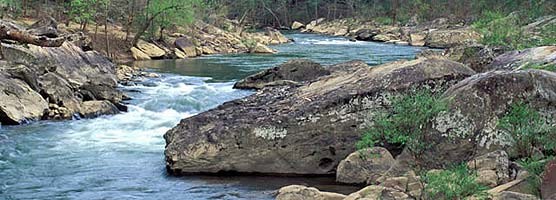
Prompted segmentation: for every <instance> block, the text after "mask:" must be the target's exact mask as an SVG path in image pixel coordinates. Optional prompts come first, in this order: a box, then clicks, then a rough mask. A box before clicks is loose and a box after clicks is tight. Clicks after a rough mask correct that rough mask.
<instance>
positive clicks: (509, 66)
mask: <svg viewBox="0 0 556 200" xmlns="http://www.w3.org/2000/svg"><path fill="white" fill-rule="evenodd" d="M528 65H541V66H542V65H556V46H543V47H535V48H529V49H525V50H521V51H510V52H507V53H504V54H502V55H500V56H498V57H496V58H495V59H494V60H493V61H492V63H491V64H490V65H489V66H488V67H487V68H488V69H489V70H514V69H521V68H524V67H527V66H528Z"/></svg>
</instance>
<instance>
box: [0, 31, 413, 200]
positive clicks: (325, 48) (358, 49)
mask: <svg viewBox="0 0 556 200" xmlns="http://www.w3.org/2000/svg"><path fill="white" fill-rule="evenodd" d="M290 37H293V38H294V39H295V40H296V41H297V42H296V43H293V44H285V45H280V46H276V47H275V48H276V49H278V50H279V51H280V53H278V54H274V55H247V54H239V55H225V56H207V57H203V58H199V59H189V60H180V61H149V62H140V63H138V64H139V65H142V66H144V67H152V68H155V70H156V71H158V72H161V73H162V77H160V78H155V79H149V80H145V81H144V82H141V83H138V84H137V85H136V86H125V87H123V86H122V90H123V91H126V92H127V94H128V95H129V96H131V97H132V98H133V100H131V101H129V102H128V103H129V104H130V105H129V112H127V113H122V114H119V115H114V116H104V117H99V118H96V119H84V120H78V121H64V122H44V121H43V122H35V123H32V124H28V125H23V126H4V127H0V199H272V198H273V193H274V191H275V190H276V189H278V188H280V187H282V186H285V185H289V184H303V185H311V186H316V187H318V188H320V189H323V190H327V191H337V192H343V193H347V192H350V191H352V190H354V188H353V187H340V186H337V185H334V182H333V177H323V178H299V177H298V178H279V177H204V176H189V177H171V176H168V175H167V174H166V170H165V166H164V156H163V151H164V145H165V143H164V139H163V138H162V135H163V134H164V133H165V132H166V131H167V130H169V129H170V128H172V127H173V126H175V125H176V124H177V123H178V122H179V121H180V120H181V119H182V118H185V117H188V116H191V115H194V114H196V113H199V112H202V111H205V110H208V109H211V108H214V107H216V106H218V105H220V104H222V103H224V102H226V101H230V100H233V99H237V98H241V97H244V96H247V95H250V94H251V93H252V92H251V91H244V90H235V89H232V85H233V83H234V82H233V81H232V80H237V79H239V78H242V77H244V76H246V75H248V74H251V73H253V72H255V71H259V70H261V69H264V68H268V67H271V66H273V65H275V64H278V63H282V62H284V61H286V60H288V59H290V58H294V57H302V58H310V59H313V60H316V61H318V62H321V63H323V64H331V63H336V62H342V61H348V60H351V59H362V60H364V61H366V62H367V63H370V64H377V63H380V62H384V61H389V60H397V59H401V58H412V57H413V56H414V54H415V53H416V52H417V51H418V50H419V49H417V48H412V47H405V46H394V45H385V44H377V43H367V42H349V41H347V40H346V39H343V38H331V37H323V36H316V35H304V34H293V35H290Z"/></svg>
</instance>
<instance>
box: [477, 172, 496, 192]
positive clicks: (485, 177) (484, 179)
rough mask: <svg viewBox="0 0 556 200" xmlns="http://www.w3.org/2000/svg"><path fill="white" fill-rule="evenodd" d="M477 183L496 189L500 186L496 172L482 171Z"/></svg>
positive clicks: (478, 174)
mask: <svg viewBox="0 0 556 200" xmlns="http://www.w3.org/2000/svg"><path fill="white" fill-rule="evenodd" d="M477 183H479V184H481V185H484V186H487V187H491V188H493V187H496V186H497V185H498V176H497V175H496V171H494V170H480V171H478V172H477Z"/></svg>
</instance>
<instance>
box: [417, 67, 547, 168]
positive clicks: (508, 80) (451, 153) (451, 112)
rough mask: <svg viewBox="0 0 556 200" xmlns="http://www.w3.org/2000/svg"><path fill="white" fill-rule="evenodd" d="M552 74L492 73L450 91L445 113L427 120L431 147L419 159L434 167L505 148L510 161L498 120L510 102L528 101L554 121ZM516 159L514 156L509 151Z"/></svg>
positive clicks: (509, 149) (506, 139) (507, 141)
mask: <svg viewBox="0 0 556 200" xmlns="http://www.w3.org/2000/svg"><path fill="white" fill-rule="evenodd" d="M554 94H556V73H553V72H548V71H542V70H522V71H491V72H487V73H482V74H477V75H475V76H472V77H469V78H467V79H465V80H463V81H461V82H459V83H458V84H456V85H454V86H452V87H451V88H449V89H448V90H447V91H446V92H445V93H444V94H443V97H442V98H443V99H446V100H448V99H449V103H448V111H447V112H444V113H441V114H439V115H438V116H437V117H435V119H434V120H433V122H432V125H431V127H433V128H432V129H431V130H430V131H428V132H427V133H428V136H427V138H428V139H427V140H426V141H425V142H426V143H428V144H431V146H432V148H430V149H428V150H427V151H426V152H424V155H423V156H421V158H424V161H425V162H426V163H427V164H431V165H433V166H429V167H438V166H440V165H443V164H449V163H459V162H462V161H468V160H470V159H471V156H473V155H481V154H486V153H489V152H492V151H493V150H504V151H506V152H508V155H509V156H510V157H512V152H515V149H513V148H512V145H511V144H512V142H511V141H512V140H511V138H510V136H509V135H508V134H507V133H505V132H503V131H500V130H498V129H497V121H498V119H499V118H500V117H502V116H503V115H504V113H506V111H507V110H508V109H509V107H510V105H512V103H514V102H520V101H527V102H528V103H529V104H530V105H531V106H532V107H533V108H534V109H538V110H539V111H540V114H541V116H546V117H547V118H549V119H550V118H552V119H556V116H555V115H556V108H555V107H554V106H552V103H551V102H556V95H554ZM514 156H515V153H514Z"/></svg>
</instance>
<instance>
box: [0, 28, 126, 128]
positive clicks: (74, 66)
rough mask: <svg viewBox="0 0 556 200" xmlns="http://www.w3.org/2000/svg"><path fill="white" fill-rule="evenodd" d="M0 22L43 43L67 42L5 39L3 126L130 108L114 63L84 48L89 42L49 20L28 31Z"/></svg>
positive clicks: (0, 79)
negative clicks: (84, 42) (59, 27)
mask: <svg viewBox="0 0 556 200" xmlns="http://www.w3.org/2000/svg"><path fill="white" fill-rule="evenodd" d="M45 22H48V23H45ZM2 24H11V25H13V27H15V30H20V31H21V32H23V33H30V34H32V35H33V34H34V35H35V36H36V37H39V38H42V39H40V40H39V41H46V40H50V39H48V38H64V40H65V41H63V43H60V45H59V46H58V45H57V46H53V47H41V46H37V45H34V44H26V43H25V42H21V41H13V40H3V41H2V47H1V48H2V49H1V53H2V60H1V61H0V83H1V84H0V91H3V92H1V93H0V99H2V101H1V102H0V123H1V124H3V125H14V124H21V123H25V122H28V121H30V120H43V119H44V120H46V119H55V120H60V119H72V118H83V117H86V118H88V117H96V116H99V115H104V114H115V113H118V112H120V111H125V110H126V109H127V108H126V106H125V105H124V104H123V103H122V101H123V100H125V99H126V98H127V97H126V96H125V95H124V94H123V93H122V92H120V91H119V90H118V89H117V84H118V77H117V76H116V65H115V64H113V63H112V62H111V61H110V60H108V59H107V58H106V57H104V56H102V55H101V54H99V53H98V52H96V51H91V50H87V49H86V48H82V47H83V46H82V44H83V41H86V38H84V37H82V36H80V35H78V34H73V35H69V34H68V35H62V34H61V33H58V30H57V23H56V22H55V21H53V19H50V18H48V19H43V20H40V21H39V22H37V23H36V24H34V25H32V26H30V28H25V27H20V26H18V25H15V24H14V23H10V22H7V21H3V22H2ZM41 30H46V31H41ZM39 44H40V43H39Z"/></svg>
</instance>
